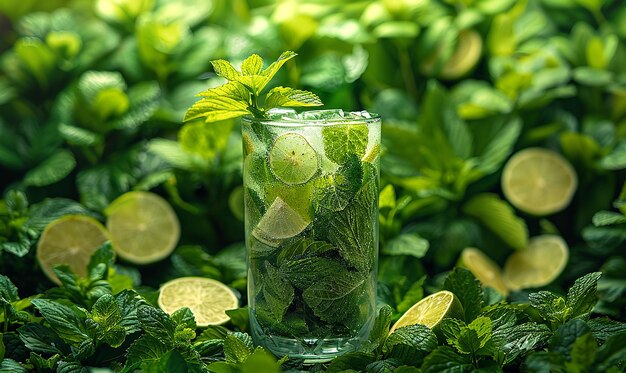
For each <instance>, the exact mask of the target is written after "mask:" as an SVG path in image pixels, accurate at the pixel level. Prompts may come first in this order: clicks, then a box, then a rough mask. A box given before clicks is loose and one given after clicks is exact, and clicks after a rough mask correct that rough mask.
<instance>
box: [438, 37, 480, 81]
mask: <svg viewBox="0 0 626 373" xmlns="http://www.w3.org/2000/svg"><path fill="white" fill-rule="evenodd" d="M482 51H483V40H482V39H481V37H480V34H479V33H478V32H476V31H474V30H464V31H461V32H460V33H459V37H458V39H457V44H456V48H455V49H454V53H453V54H452V56H450V59H449V60H448V61H447V62H446V64H445V65H443V68H442V69H441V72H440V73H439V75H440V76H441V77H442V78H444V79H449V80H452V79H458V78H460V77H462V76H464V75H465V74H467V73H468V72H469V71H470V70H471V69H472V68H473V67H474V66H476V63H477V62H478V60H479V59H480V55H481V53H482Z"/></svg>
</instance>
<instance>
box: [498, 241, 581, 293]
mask: <svg viewBox="0 0 626 373" xmlns="http://www.w3.org/2000/svg"><path fill="white" fill-rule="evenodd" d="M568 258H569V248H568V246H567V243H566V242H565V240H563V238H561V237H560V236H557V235H552V234H546V235H543V236H537V237H533V238H531V239H530V241H529V244H528V247H527V248H526V249H524V250H517V251H515V252H514V253H513V254H511V256H510V257H509V258H508V259H507V261H506V263H505V264H504V272H503V278H504V283H505V284H506V286H507V287H508V288H509V289H511V290H519V289H527V288H537V287H541V286H545V285H548V284H550V283H551V282H552V281H554V279H556V278H557V277H558V276H559V275H560V274H561V272H563V269H565V266H566V265H567V260H568Z"/></svg>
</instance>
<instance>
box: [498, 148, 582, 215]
mask: <svg viewBox="0 0 626 373" xmlns="http://www.w3.org/2000/svg"><path fill="white" fill-rule="evenodd" d="M577 184H578V178H577V176H576V171H574V168H573V167H572V165H571V164H570V163H569V162H568V161H567V160H566V159H565V158H563V157H562V156H560V155H559V154H557V153H555V152H553V151H551V150H548V149H543V148H528V149H524V150H521V151H519V152H517V153H516V154H515V155H513V156H512V157H511V159H509V161H508V162H507V163H506V165H505V166H504V170H503V172H502V192H503V193H504V196H505V197H506V198H507V199H508V200H509V202H511V204H513V206H515V207H517V208H518V209H520V210H522V211H524V212H527V213H529V214H533V215H549V214H553V213H555V212H558V211H561V210H563V209H564V208H565V207H567V205H569V203H570V202H571V200H572V197H573V196H574V192H576V186H577Z"/></svg>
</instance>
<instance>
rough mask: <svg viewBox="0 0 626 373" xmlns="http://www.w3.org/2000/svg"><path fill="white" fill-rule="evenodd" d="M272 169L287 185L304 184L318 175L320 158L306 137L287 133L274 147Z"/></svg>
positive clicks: (271, 152) (280, 137)
mask: <svg viewBox="0 0 626 373" xmlns="http://www.w3.org/2000/svg"><path fill="white" fill-rule="evenodd" d="M270 169H271V170H272V172H273V173H274V175H275V176H276V178H278V179H279V180H280V181H282V182H283V183H285V184H289V185H296V184H303V183H306V182H307V181H309V180H310V179H311V178H312V177H313V176H314V175H315V174H316V173H317V170H318V169H319V157H318V155H317V153H316V152H315V149H313V147H312V146H311V144H309V142H308V141H307V139H305V138H304V136H302V135H299V134H297V133H285V134H283V135H280V136H279V137H278V138H277V139H276V140H275V141H274V144H273V145H272V149H271V150H270Z"/></svg>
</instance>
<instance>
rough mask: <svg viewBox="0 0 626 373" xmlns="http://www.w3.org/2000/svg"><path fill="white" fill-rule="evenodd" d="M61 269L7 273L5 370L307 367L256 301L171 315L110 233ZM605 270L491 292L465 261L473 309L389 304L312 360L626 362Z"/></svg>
mask: <svg viewBox="0 0 626 373" xmlns="http://www.w3.org/2000/svg"><path fill="white" fill-rule="evenodd" d="M304 248H312V251H313V252H326V251H327V250H329V248H328V247H323V246H319V245H317V246H316V245H315V243H314V242H311V241H308V242H302V243H301V244H300V245H298V246H295V247H294V248H293V249H292V250H291V254H292V255H293V258H295V257H299V258H303V259H306V258H309V259H310V258H312V257H314V254H311V253H310V252H309V251H308V250H304ZM290 258H291V256H290ZM283 263H285V262H283ZM287 263H288V261H287ZM55 273H56V274H57V276H59V278H60V279H61V282H62V285H61V286H59V287H56V288H52V289H50V290H49V291H47V292H46V293H43V294H38V295H35V296H31V297H27V298H23V299H22V298H20V295H19V291H18V289H17V288H16V287H15V285H14V284H13V283H12V282H11V280H10V279H9V278H8V277H6V276H3V275H0V302H1V304H2V311H3V312H2V318H1V319H0V322H1V323H2V325H3V332H2V339H1V340H0V342H1V343H0V346H1V347H2V348H0V354H1V356H2V358H3V360H2V363H1V365H0V368H2V369H3V370H7V371H13V372H28V371H38V372H45V371H50V370H54V369H56V370H58V371H62V372H87V367H90V366H102V365H108V366H110V367H111V368H112V369H114V370H115V371H121V372H132V371H134V370H136V369H141V370H142V371H168V372H206V371H210V372H216V373H222V372H224V373H230V372H253V371H259V369H263V371H264V372H266V371H267V372H279V371H281V369H283V370H285V369H286V370H293V369H301V368H302V366H301V365H300V364H301V362H300V361H297V360H289V358H288V357H285V358H283V359H281V360H277V359H276V358H275V357H274V356H273V355H272V354H270V353H269V352H268V351H266V350H264V349H263V348H262V347H254V345H253V343H252V339H251V337H250V336H249V335H248V334H247V333H246V331H247V328H248V320H247V309H246V308H241V309H238V310H232V311H229V315H230V316H231V318H232V321H231V323H230V325H231V328H230V329H227V328H225V327H222V326H215V327H207V328H202V329H199V328H198V327H197V325H196V323H195V320H194V317H193V314H192V313H191V311H190V310H189V309H187V308H183V309H180V310H178V311H176V312H175V313H173V314H172V315H167V314H166V313H164V312H163V311H161V310H160V309H158V308H156V307H155V306H154V305H152V304H151V303H150V302H149V301H148V299H147V298H145V297H144V296H142V294H141V293H139V292H137V291H135V290H132V289H129V288H126V289H122V288H120V287H119V286H118V285H116V284H119V278H118V279H116V277H119V276H120V275H119V274H116V273H115V269H114V267H113V250H112V248H111V245H110V244H109V243H105V244H104V245H103V246H101V247H100V248H99V249H98V250H97V251H96V252H95V253H94V255H93V256H92V258H91V261H90V263H89V268H88V274H87V277H86V278H78V277H77V276H76V275H75V274H73V273H72V272H71V271H70V270H69V269H68V268H67V267H64V266H58V267H56V268H55ZM328 278H329V280H330V279H333V281H338V280H341V279H342V277H336V276H332V277H331V276H329V277H328ZM600 278H601V274H600V273H599V272H594V273H590V274H588V275H585V276H583V277H581V278H579V279H578V280H576V281H575V282H574V284H573V285H572V286H571V287H570V288H569V290H568V291H567V294H563V295H561V294H558V293H554V292H549V291H539V292H536V293H531V294H530V295H529V299H530V303H529V304H522V303H507V302H505V301H502V300H498V301H491V302H490V301H489V297H488V295H487V294H486V293H485V291H484V290H483V288H482V287H481V286H480V284H479V283H478V281H477V280H476V279H474V278H473V276H472V275H471V273H470V272H468V271H467V270H465V269H461V268H457V269H455V270H453V271H451V272H450V273H449V274H448V276H447V277H446V279H445V285H444V288H445V289H448V290H451V291H454V292H455V294H457V296H458V297H459V299H460V300H461V303H462V305H463V308H464V310H465V315H464V318H463V319H456V318H447V319H444V320H443V321H442V322H441V323H440V324H439V325H438V326H436V327H435V328H434V329H433V330H431V329H429V328H427V327H425V326H423V325H413V326H407V327H403V328H400V329H398V330H396V331H395V332H394V333H392V334H389V329H390V326H391V323H392V318H393V309H392V308H391V307H390V306H388V305H381V306H380V307H379V310H378V316H377V318H376V320H375V323H374V326H373V329H372V332H371V333H370V335H369V338H368V340H367V341H366V342H365V343H364V344H363V345H362V346H361V348H360V349H359V350H358V351H354V352H349V353H347V354H345V355H342V356H340V357H338V358H336V359H334V360H333V361H332V362H330V363H327V364H319V365H318V366H315V367H312V370H314V371H320V370H324V371H327V372H343V371H346V370H352V371H368V372H369V371H373V372H381V371H394V372H420V371H421V372H446V371H448V372H466V371H467V372H471V371H489V372H501V371H506V370H507V369H509V368H515V367H523V368H524V369H528V370H531V371H567V372H571V371H586V372H606V371H615V372H617V371H621V370H622V369H623V368H624V364H626V323H622V322H617V321H613V320H611V319H609V318H607V317H598V316H597V315H593V309H594V307H595V306H596V305H597V302H598V298H597V286H598V281H599V280H600ZM346 281H347V280H346ZM318 283H319V282H318ZM116 288H117V289H116ZM328 288H329V287H328V286H324V287H322V288H320V289H319V291H325V290H326V289H328ZM281 297H282V295H281ZM338 302H339V303H336V302H335V303H333V304H332V307H328V306H329V305H330V304H329V303H320V304H319V305H320V306H322V305H324V306H326V307H324V309H326V310H329V311H331V312H332V314H333V317H335V313H336V312H337V310H340V309H341V307H342V305H341V304H340V303H341V301H338ZM272 312H273V311H272ZM279 312H282V311H279ZM294 322H297V321H294ZM278 324H283V325H284V326H285V327H286V328H287V329H290V330H294V329H293V328H295V325H296V324H293V325H292V326H291V328H290V326H289V325H290V320H289V319H288V318H287V317H286V318H285V319H284V320H283V321H282V322H278ZM233 329H235V330H236V329H239V330H240V331H232V330H233Z"/></svg>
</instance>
